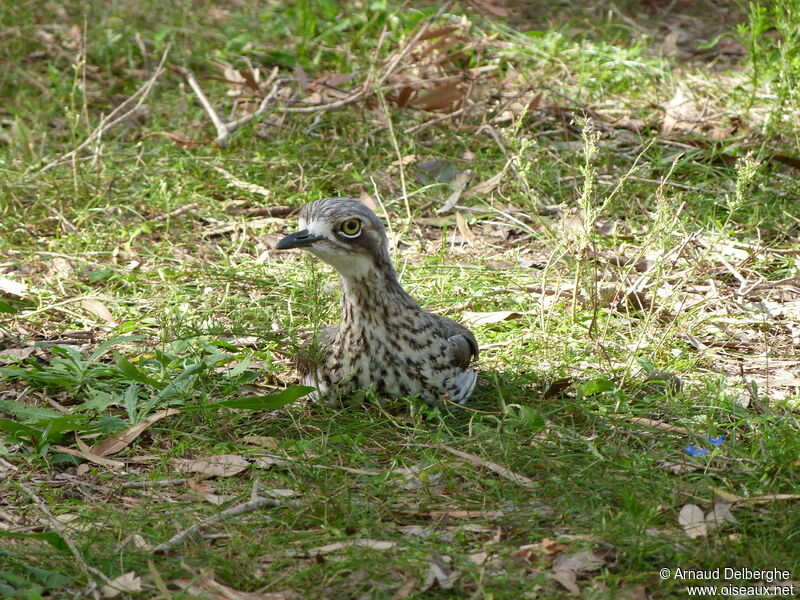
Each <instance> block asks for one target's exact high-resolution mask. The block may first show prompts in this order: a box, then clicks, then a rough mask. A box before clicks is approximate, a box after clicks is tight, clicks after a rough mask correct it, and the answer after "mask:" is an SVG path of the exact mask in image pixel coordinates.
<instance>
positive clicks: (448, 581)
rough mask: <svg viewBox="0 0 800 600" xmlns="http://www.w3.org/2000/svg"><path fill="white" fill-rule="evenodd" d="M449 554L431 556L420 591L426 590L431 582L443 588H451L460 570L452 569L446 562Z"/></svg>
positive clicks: (448, 559)
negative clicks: (426, 574)
mask: <svg viewBox="0 0 800 600" xmlns="http://www.w3.org/2000/svg"><path fill="white" fill-rule="evenodd" d="M449 562H450V557H449V556H433V557H431V560H430V563H429V564H428V569H429V570H428V576H427V577H426V578H425V582H424V583H423V584H422V591H427V590H429V589H430V588H431V587H433V584H434V583H435V584H437V585H438V586H439V587H440V588H442V589H443V590H452V589H453V586H454V585H455V582H456V580H458V578H459V576H460V575H461V573H460V571H456V570H454V569H453V568H452V567H451V566H450V565H449V564H448V563H449Z"/></svg>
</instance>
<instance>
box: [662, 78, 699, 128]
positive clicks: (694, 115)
mask: <svg viewBox="0 0 800 600" xmlns="http://www.w3.org/2000/svg"><path fill="white" fill-rule="evenodd" d="M663 108H664V120H663V122H662V123H661V135H663V136H665V137H666V136H670V135H675V134H678V135H685V134H687V133H691V132H692V131H694V130H695V129H697V127H698V125H699V124H700V123H701V121H702V115H703V108H702V107H701V106H700V104H698V103H697V102H696V101H695V100H694V98H692V97H691V96H690V95H689V93H688V92H687V90H685V89H684V88H681V87H679V88H678V89H676V90H675V95H674V96H673V97H672V99H671V100H670V101H669V102H667V103H666V104H665V105H664V107H663Z"/></svg>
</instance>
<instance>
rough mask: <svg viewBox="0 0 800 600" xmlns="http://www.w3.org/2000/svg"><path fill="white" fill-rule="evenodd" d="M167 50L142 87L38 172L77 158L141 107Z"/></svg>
mask: <svg viewBox="0 0 800 600" xmlns="http://www.w3.org/2000/svg"><path fill="white" fill-rule="evenodd" d="M169 51H170V46H167V48H166V49H165V50H164V54H162V55H161V61H160V62H159V63H158V67H156V70H155V72H154V73H153V74H152V75H151V76H150V79H148V80H147V81H146V82H145V83H144V85H143V86H142V87H140V88H139V89H138V90H136V91H135V92H134V93H133V95H132V96H131V97H130V98H128V99H127V100H125V102H123V103H122V104H120V105H119V106H117V108H115V109H114V110H112V111H111V112H110V113H109V114H108V115H107V116H105V117H103V118H102V119H101V120H100V124H99V125H98V126H97V127H96V128H95V130H94V131H92V133H91V134H89V137H87V138H86V139H85V140H84V141H83V142H82V143H81V144H80V145H78V147H77V148H75V149H74V150H72V151H70V152H67V153H66V154H65V155H63V156H62V157H60V158H57V159H56V160H54V161H53V162H51V163H48V164H47V165H45V166H44V167H42V168H41V169H40V170H39V174H42V173H45V172H47V171H49V170H50V169H52V168H53V167H57V166H58V165H60V164H62V163H65V162H67V161H70V160H73V159H75V158H77V156H78V154H79V153H80V152H82V151H83V150H84V149H85V148H86V147H88V146H90V145H91V144H92V143H93V142H94V141H95V140H97V139H98V138H99V137H101V136H103V135H104V134H105V132H106V131H108V130H109V129H111V128H112V127H114V126H115V125H117V124H118V123H121V122H122V121H124V120H125V119H127V118H128V117H130V116H131V115H132V114H133V113H135V112H136V111H137V110H139V107H141V106H142V104H144V101H145V100H147V97H148V96H149V95H150V92H151V91H152V89H153V86H154V85H155V83H156V81H157V80H158V78H159V77H160V76H161V73H163V72H164V63H165V62H166V60H167V55H168V54H169ZM134 101H136V104H134V106H133V108H131V109H130V110H128V107H129V106H130V105H131V104H132V103H133V102H134Z"/></svg>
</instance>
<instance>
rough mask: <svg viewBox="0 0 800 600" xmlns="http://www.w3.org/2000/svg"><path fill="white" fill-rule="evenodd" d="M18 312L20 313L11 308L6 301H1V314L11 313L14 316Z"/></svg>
mask: <svg viewBox="0 0 800 600" xmlns="http://www.w3.org/2000/svg"><path fill="white" fill-rule="evenodd" d="M17 312H19V311H18V310H17V309H16V308H14V307H13V306H11V305H10V304H9V303H8V302H6V301H5V300H0V313H11V314H14V313H17Z"/></svg>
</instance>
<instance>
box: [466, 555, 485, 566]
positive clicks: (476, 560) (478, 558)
mask: <svg viewBox="0 0 800 600" xmlns="http://www.w3.org/2000/svg"><path fill="white" fill-rule="evenodd" d="M487 558H489V555H488V554H486V552H475V553H473V554H467V560H468V561H469V562H471V563H472V564H473V565H478V566H480V565H482V564H483V563H485V562H486V559H487Z"/></svg>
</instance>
